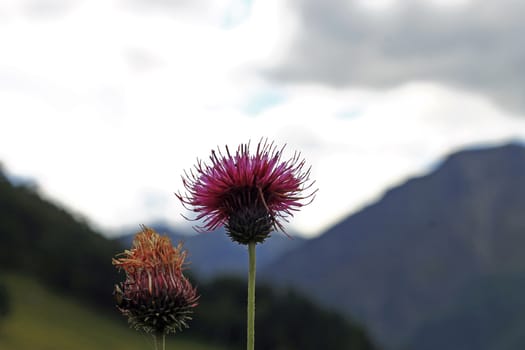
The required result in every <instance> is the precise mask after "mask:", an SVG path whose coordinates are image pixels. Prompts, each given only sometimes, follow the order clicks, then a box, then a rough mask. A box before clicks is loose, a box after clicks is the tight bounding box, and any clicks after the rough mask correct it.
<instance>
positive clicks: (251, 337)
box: [247, 242, 256, 350]
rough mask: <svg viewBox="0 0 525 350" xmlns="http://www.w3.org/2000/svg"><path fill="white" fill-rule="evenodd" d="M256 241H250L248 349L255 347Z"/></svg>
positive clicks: (252, 349)
mask: <svg viewBox="0 0 525 350" xmlns="http://www.w3.org/2000/svg"><path fill="white" fill-rule="evenodd" d="M255 245H256V243H255V242H250V243H248V256H249V269H248V342H247V350H254V348H255Z"/></svg>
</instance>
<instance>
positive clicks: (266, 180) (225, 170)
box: [177, 141, 316, 244]
mask: <svg viewBox="0 0 525 350" xmlns="http://www.w3.org/2000/svg"><path fill="white" fill-rule="evenodd" d="M283 150H284V147H282V148H280V149H278V148H277V147H276V146H275V144H274V143H273V142H272V143H268V142H267V141H261V142H259V143H258V145H257V148H256V151H255V154H250V144H249V143H248V144H242V145H240V146H239V148H238V149H237V151H236V152H235V154H232V153H230V150H229V149H228V147H227V146H226V153H225V154H223V153H222V152H221V151H220V149H219V150H218V151H212V153H211V156H210V163H209V164H206V163H204V162H201V161H198V163H197V165H196V166H195V169H194V170H192V171H191V172H190V173H189V174H188V173H186V174H185V176H184V177H183V183H184V186H185V188H186V190H187V194H184V195H182V194H180V193H178V194H177V197H178V198H179V199H180V200H181V201H182V203H183V204H184V205H185V206H186V207H187V208H188V209H190V210H192V211H193V212H195V213H196V214H197V215H196V217H195V220H201V219H203V220H204V224H203V225H202V226H199V227H197V228H198V229H199V230H202V231H212V230H214V229H216V228H218V227H220V226H223V225H224V226H225V228H226V230H227V232H228V234H229V235H230V237H231V238H232V240H233V241H236V242H238V243H241V244H248V243H249V242H256V243H261V242H263V241H264V240H265V239H266V237H268V235H269V233H270V232H271V231H272V230H281V231H283V232H284V229H283V225H282V220H284V221H286V220H287V218H288V217H289V216H293V212H294V211H296V210H299V209H300V208H301V207H302V206H304V205H306V204H308V203H309V202H310V201H311V199H313V195H314V193H315V192H316V191H309V190H310V188H311V187H312V185H313V182H311V181H310V180H309V178H310V168H308V169H305V160H304V159H301V157H300V154H299V153H295V154H294V156H293V157H292V158H290V159H288V160H283V159H282V154H283ZM306 192H309V193H306ZM308 199H310V201H308V202H307V203H304V201H305V200H308Z"/></svg>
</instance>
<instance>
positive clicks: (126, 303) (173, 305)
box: [113, 226, 199, 336]
mask: <svg viewBox="0 0 525 350" xmlns="http://www.w3.org/2000/svg"><path fill="white" fill-rule="evenodd" d="M186 254H187V253H186V251H184V250H183V249H182V244H179V245H177V246H176V247H174V246H173V245H172V244H171V241H170V239H169V238H168V237H166V236H160V235H159V234H157V233H156V232H155V231H154V230H152V229H150V228H147V227H145V226H142V231H141V232H139V233H137V235H136V236H135V239H134V240H133V247H132V248H131V250H125V251H124V252H123V253H121V254H118V255H117V257H116V258H115V259H113V265H115V266H116V267H117V268H118V269H119V270H124V272H125V273H126V280H125V281H124V282H121V283H119V284H117V285H115V290H114V295H115V299H116V302H117V307H118V309H119V310H120V311H121V312H122V314H123V315H124V316H127V317H128V321H129V323H130V324H131V326H132V327H134V328H135V329H137V330H141V331H144V332H146V333H150V334H153V335H155V336H156V335H166V334H169V333H175V332H178V331H181V330H182V329H183V328H187V327H188V321H189V320H191V314H192V313H193V308H194V307H195V306H197V300H198V298H199V297H198V295H197V291H196V289H195V288H194V287H193V286H192V285H191V283H190V282H189V280H188V279H187V278H186V277H185V276H184V275H183V267H184V260H185V258H186Z"/></svg>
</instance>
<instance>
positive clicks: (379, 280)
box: [261, 143, 525, 350]
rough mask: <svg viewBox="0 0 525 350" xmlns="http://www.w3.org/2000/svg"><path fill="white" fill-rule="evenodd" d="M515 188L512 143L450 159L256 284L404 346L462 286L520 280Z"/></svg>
mask: <svg viewBox="0 0 525 350" xmlns="http://www.w3.org/2000/svg"><path fill="white" fill-rule="evenodd" d="M523 179H525V148H524V147H523V146H522V145H520V144H517V143H512V144H508V145H504V146H500V147H491V148H482V149H474V150H463V151H460V152H456V153H454V154H452V155H450V156H449V157H447V158H446V159H445V160H444V161H443V162H442V163H441V164H440V165H439V166H438V167H436V169H435V170H434V171H432V172H431V173H429V174H427V175H424V176H419V177H416V178H412V179H409V180H408V181H406V182H405V183H404V184H402V185H400V186H397V187H395V188H393V189H390V190H388V191H386V192H385V194H384V195H383V197H382V198H381V199H380V200H379V201H377V202H375V203H374V204H371V205H369V206H367V207H366V208H363V209H362V210H360V211H359V212H357V213H355V214H353V215H350V216H349V217H347V218H346V219H344V220H342V221H341V222H339V223H338V224H336V225H334V226H333V227H332V228H330V229H329V230H327V231H326V232H325V233H324V234H323V235H321V236H320V237H318V238H315V239H312V240H310V241H308V242H306V243H305V244H304V245H302V246H301V247H299V248H298V249H296V250H294V251H292V252H290V253H289V254H287V255H285V256H282V257H281V258H279V259H278V260H276V261H275V262H273V263H272V264H271V265H269V266H268V267H267V268H266V269H264V270H263V271H262V273H261V275H262V276H263V277H264V278H265V279H270V280H271V281H274V282H277V283H280V284H283V285H291V286H293V287H296V288H300V289H302V290H303V291H305V292H307V293H308V294H309V295H311V296H313V297H315V298H316V299H317V300H319V301H321V302H324V303H325V304H326V305H329V306H332V307H337V308H338V309H341V310H345V311H346V312H347V313H348V314H351V315H353V316H355V317H357V319H358V320H360V321H362V322H364V324H366V325H367V326H368V327H369V329H370V330H371V333H372V334H373V335H374V336H375V337H376V338H377V339H378V340H379V341H380V342H382V343H383V344H385V345H387V346H388V347H389V348H396V347H399V346H401V345H402V344H406V343H410V341H409V340H410V339H411V337H413V336H415V335H414V333H417V331H418V329H420V327H422V325H423V324H424V323H425V322H427V320H428V319H429V318H432V317H433V315H434V314H437V313H439V312H440V311H441V310H443V309H447V308H451V307H453V305H454V300H456V299H457V298H459V295H461V293H462V292H463V290H464V288H466V286H467V285H469V284H471V283H474V282H475V281H476V280H477V279H480V278H482V277H483V276H484V275H486V274H494V273H499V272H501V271H504V272H509V271H514V272H515V271H521V270H523V271H525V258H522V257H521V254H520V253H521V249H520V247H523V246H525V215H523V213H525V186H523ZM520 185H521V186H520ZM312 257H315V259H312ZM428 338H429V335H428V334H427V335H426V339H428ZM430 338H431V336H430ZM450 348H454V347H453V346H452V347H450ZM474 348H475V347H472V349H474ZM419 349H423V348H418V350H419ZM462 349H470V348H468V347H466V348H465V347H464V348H462Z"/></svg>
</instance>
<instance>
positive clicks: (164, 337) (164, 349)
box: [162, 333, 166, 350]
mask: <svg viewBox="0 0 525 350" xmlns="http://www.w3.org/2000/svg"><path fill="white" fill-rule="evenodd" d="M162 350H166V333H162Z"/></svg>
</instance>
